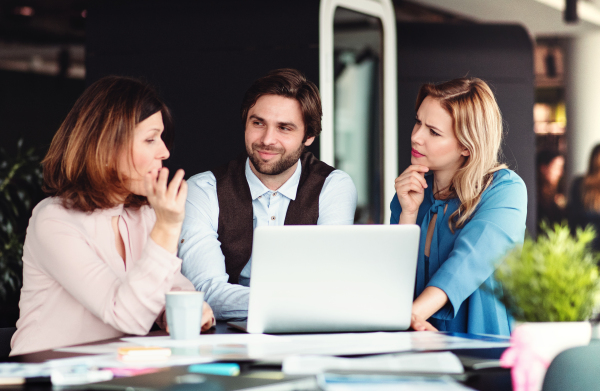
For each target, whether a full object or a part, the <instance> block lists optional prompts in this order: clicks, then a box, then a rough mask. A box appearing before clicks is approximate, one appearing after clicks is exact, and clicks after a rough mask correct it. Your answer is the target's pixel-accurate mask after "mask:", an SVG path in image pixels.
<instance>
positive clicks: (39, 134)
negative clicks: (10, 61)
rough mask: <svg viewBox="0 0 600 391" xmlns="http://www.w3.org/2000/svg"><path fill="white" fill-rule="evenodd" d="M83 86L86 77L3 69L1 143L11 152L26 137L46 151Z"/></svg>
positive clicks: (0, 82)
mask: <svg viewBox="0 0 600 391" xmlns="http://www.w3.org/2000/svg"><path fill="white" fill-rule="evenodd" d="M84 88H85V85H84V81H83V80H77V79H60V78H58V77H55V76H47V75H39V74H34V73H25V72H11V71H0V135H1V137H0V146H1V147H2V148H4V149H5V150H6V151H7V152H8V153H9V154H10V155H11V156H12V155H13V153H14V152H15V151H16V146H17V140H18V139H19V138H23V141H24V145H25V147H39V148H40V150H41V151H45V150H46V149H47V148H48V147H49V146H50V142H51V141H52V137H53V136H54V133H56V131H57V130H58V127H59V126H60V124H61V123H62V121H63V120H64V119H65V117H66V116H67V113H68V112H69V110H71V107H73V105H74V104H75V101H76V100H77V98H78V97H79V95H80V94H81V93H82V92H83V89H84Z"/></svg>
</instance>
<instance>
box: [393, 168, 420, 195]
mask: <svg viewBox="0 0 600 391" xmlns="http://www.w3.org/2000/svg"><path fill="white" fill-rule="evenodd" d="M394 186H395V188H396V192H397V193H407V192H408V191H416V192H417V193H423V191H424V190H423V189H425V188H427V182H426V181H425V178H423V177H420V175H419V174H417V173H414V172H413V173H411V174H409V175H408V176H403V177H399V178H398V179H396V183H395V185H394Z"/></svg>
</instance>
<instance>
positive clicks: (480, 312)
mask: <svg viewBox="0 0 600 391" xmlns="http://www.w3.org/2000/svg"><path fill="white" fill-rule="evenodd" d="M501 141H502V116H501V114H500V109H499V108H498V104H497V103H496V99H495V97H494V94H493V93H492V91H491V89H490V88H489V86H488V85H487V84H486V83H485V82H483V81H482V80H480V79H476V78H463V79H455V80H451V81H448V82H445V83H441V84H438V85H434V84H425V85H423V86H422V87H421V90H420V91H419V95H418V97H417V102H416V119H415V125H414V128H413V131H412V135H411V145H412V151H411V155H412V157H411V165H410V166H409V167H408V168H407V169H406V170H405V171H404V172H403V173H402V174H401V175H400V176H399V177H398V178H397V179H396V193H397V194H396V196H394V199H393V200H392V203H391V210H392V217H391V223H392V224H394V223H399V224H418V225H419V226H420V227H421V241H420V247H419V256H418V262H417V277H416V286H415V297H414V302H413V308H412V322H411V326H412V328H413V329H415V330H436V329H438V330H442V331H454V332H463V333H464V332H467V333H481V334H502V335H509V334H510V330H511V325H510V317H509V315H508V313H507V311H506V308H505V307H504V306H503V305H502V304H501V303H500V302H499V301H498V300H497V299H496V298H495V297H494V294H493V293H492V292H493V291H494V290H495V289H496V288H497V283H496V282H495V280H494V278H493V273H494V269H495V264H496V262H498V261H500V260H501V259H502V257H503V256H504V254H505V253H506V251H507V250H509V249H511V248H512V247H513V246H514V245H515V244H517V243H520V242H522V241H523V239H524V235H525V218H526V215H527V189H526V188H525V184H524V183H523V181H522V180H521V178H519V176H518V175H517V174H516V173H514V172H513V171H511V170H509V169H508V168H507V167H506V166H505V165H504V164H501V163H500V162H499V161H498V157H499V153H500V144H501Z"/></svg>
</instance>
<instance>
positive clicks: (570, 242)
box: [495, 224, 600, 322]
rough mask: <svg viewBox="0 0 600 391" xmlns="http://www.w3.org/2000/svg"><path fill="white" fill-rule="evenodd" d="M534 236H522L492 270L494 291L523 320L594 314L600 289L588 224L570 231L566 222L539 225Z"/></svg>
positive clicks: (578, 317) (582, 317) (592, 234)
mask: <svg viewBox="0 0 600 391" xmlns="http://www.w3.org/2000/svg"><path fill="white" fill-rule="evenodd" d="M542 231H543V233H542V234H540V235H538V239H537V240H533V239H531V238H526V239H525V242H524V243H523V245H522V246H518V247H516V248H515V249H513V250H512V251H511V252H510V253H508V255H507V256H506V258H505V259H504V262H503V263H502V264H501V265H500V266H499V267H498V269H497V270H496V273H495V277H496V279H497V280H498V281H499V282H500V283H501V284H502V291H498V292H496V293H497V295H498V297H499V299H500V301H502V302H503V303H504V305H506V308H507V309H508V310H509V312H510V313H511V314H512V315H513V316H514V317H515V319H516V320H519V321H525V322H569V321H573V322H574V321H583V320H587V319H589V318H590V317H591V316H592V312H593V310H594V307H595V304H596V303H597V299H598V295H599V294H600V277H599V275H598V266H597V261H598V255H597V254H595V253H594V252H592V250H591V243H592V241H593V240H594V238H595V237H596V232H595V231H594V229H593V228H592V227H591V226H588V227H587V228H586V229H585V230H581V229H578V230H577V232H576V235H575V237H573V236H571V232H570V229H569V227H568V226H567V225H559V224H556V225H555V226H554V229H552V228H551V227H548V226H547V225H543V226H542Z"/></svg>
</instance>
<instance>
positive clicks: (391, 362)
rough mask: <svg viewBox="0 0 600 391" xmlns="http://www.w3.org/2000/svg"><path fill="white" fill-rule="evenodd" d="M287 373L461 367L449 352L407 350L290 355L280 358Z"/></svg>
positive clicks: (459, 370) (430, 370) (429, 370)
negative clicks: (353, 355)
mask: <svg viewBox="0 0 600 391" xmlns="http://www.w3.org/2000/svg"><path fill="white" fill-rule="evenodd" d="M282 369H283V372H284V373H286V374H288V375H310V374H319V373H323V372H327V371H373V372H387V371H390V372H416V373H449V374H460V373H463V372H464V368H463V366H462V364H461V363H460V360H459V359H458V357H456V356H455V355H454V354H453V353H450V352H442V353H408V354H394V355H381V356H369V357H361V358H341V357H331V356H292V357H288V358H286V359H285V360H284V361H283V367H282Z"/></svg>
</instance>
